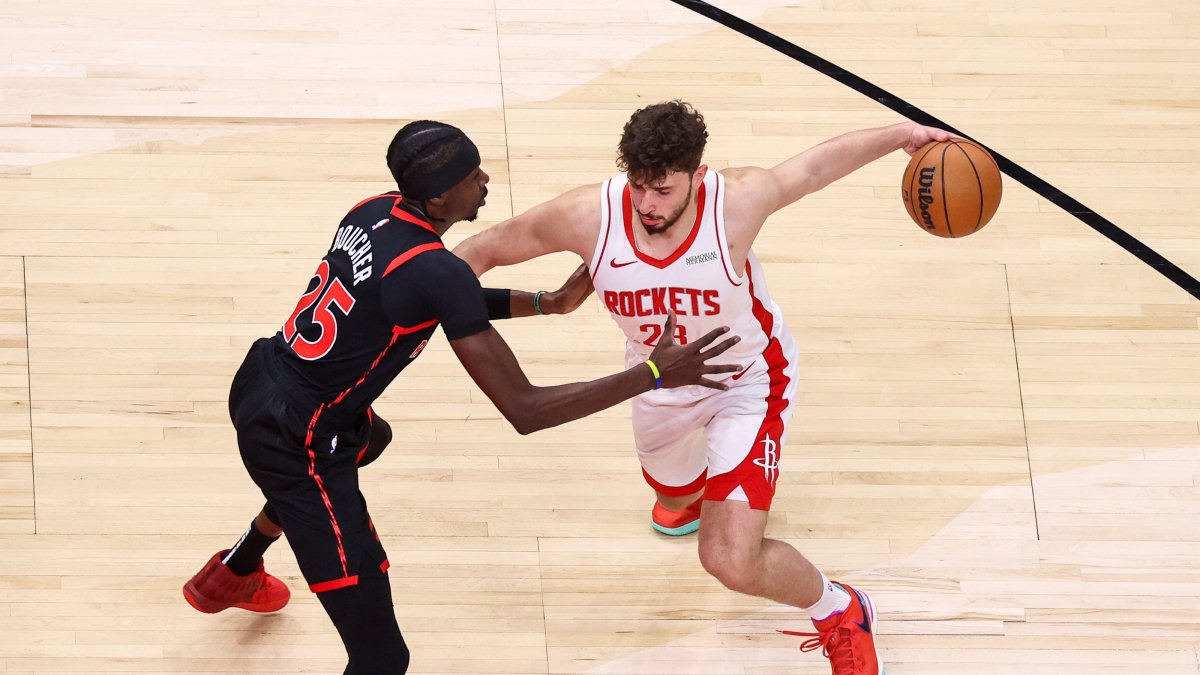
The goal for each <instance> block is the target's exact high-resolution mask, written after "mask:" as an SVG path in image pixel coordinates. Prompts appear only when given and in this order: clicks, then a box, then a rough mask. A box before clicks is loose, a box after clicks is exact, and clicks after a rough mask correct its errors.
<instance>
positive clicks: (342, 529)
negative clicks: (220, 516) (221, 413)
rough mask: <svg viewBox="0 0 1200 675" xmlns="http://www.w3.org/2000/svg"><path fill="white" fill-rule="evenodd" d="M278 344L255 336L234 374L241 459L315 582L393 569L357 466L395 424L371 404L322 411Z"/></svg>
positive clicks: (327, 586) (335, 583)
mask: <svg viewBox="0 0 1200 675" xmlns="http://www.w3.org/2000/svg"><path fill="white" fill-rule="evenodd" d="M273 350H274V346H273V345H272V344H271V342H270V341H269V340H267V339H265V338H264V339H260V340H258V341H256V342H255V343H254V345H253V346H252V347H251V348H250V352H249V353H248V354H247V355H246V360H245V361H244V362H243V363H242V366H241V368H240V369H239V370H238V372H237V375H235V376H234V378H233V385H232V387H231V389H230V393H229V414H230V417H231V418H232V419H233V426H234V428H235V429H236V430H237V440H238V448H239V449H240V451H241V455H242V462H243V463H244V464H245V465H246V470H247V471H249V472H250V477H251V478H252V479H253V480H254V482H255V484H257V485H258V487H259V489H261V490H262V493H263V495H264V496H265V497H266V498H267V501H268V502H269V503H270V504H271V506H272V507H273V510H274V512H275V514H276V515H277V516H278V519H279V520H280V521H281V522H279V523H277V524H278V525H279V526H280V527H282V528H283V531H284V534H285V535H287V540H288V543H289V544H290V545H291V547H292V550H293V551H295V554H296V560H297V561H298V562H299V564H300V570H301V572H302V573H303V574H304V578H305V580H306V581H307V582H308V585H309V588H310V589H312V591H313V592H314V593H320V592H322V591H329V590H334V589H338V588H345V587H347V586H354V585H356V584H357V583H358V575H359V572H360V570H362V569H363V566H364V565H374V566H377V568H378V569H380V570H382V571H384V572H386V571H387V568H388V562H387V554H386V553H385V552H384V550H383V545H382V544H381V543H380V541H379V536H378V535H377V534H376V532H375V526H374V524H373V523H372V522H371V517H370V514H368V513H367V502H366V500H365V499H364V498H363V496H362V493H361V492H360V491H359V488H358V467H359V466H360V465H361V464H362V463H365V462H369V461H371V460H373V459H375V458H376V457H378V456H379V453H380V452H382V450H383V447H382V446H384V445H386V443H387V441H388V440H390V438H391V432H390V428H389V427H388V425H387V423H386V422H384V421H383V420H381V419H378V418H376V417H375V416H374V414H373V412H372V411H371V410H370V409H369V408H368V409H367V410H366V411H365V412H362V413H359V414H354V415H349V416H343V415H333V414H330V413H329V412H328V411H322V413H321V414H320V415H317V414H316V413H317V411H318V409H319V408H320V403H319V402H318V401H316V400H312V399H310V398H309V397H308V396H306V395H305V393H304V392H303V391H301V390H299V389H298V388H297V387H296V386H295V385H294V384H293V383H291V382H289V380H288V376H287V375H286V373H283V372H281V371H280V370H279V368H280V366H279V365H278V364H276V363H275V362H274V361H273V356H272V353H273ZM373 432H374V433H373Z"/></svg>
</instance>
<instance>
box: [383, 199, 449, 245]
mask: <svg viewBox="0 0 1200 675" xmlns="http://www.w3.org/2000/svg"><path fill="white" fill-rule="evenodd" d="M403 201H404V197H399V198H398V199H396V203H395V204H392V215H393V216H395V217H397V218H399V219H400V220H403V221H407V222H410V223H412V224H413V225H418V226H420V227H423V228H425V229H427V230H429V231H430V232H432V233H434V234H437V230H435V229H433V226H432V225H430V224H429V223H428V222H427V221H424V220H421V219H420V218H418V217H416V216H414V215H413V214H411V213H409V212H408V211H405V210H404V209H402V208H400V203H401V202H403ZM439 236H441V235H439Z"/></svg>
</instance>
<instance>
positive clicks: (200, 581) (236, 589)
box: [183, 550, 292, 614]
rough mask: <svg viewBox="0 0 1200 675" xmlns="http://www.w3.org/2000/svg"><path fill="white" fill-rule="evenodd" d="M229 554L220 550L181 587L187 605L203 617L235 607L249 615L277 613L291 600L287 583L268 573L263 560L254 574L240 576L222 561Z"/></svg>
mask: <svg viewBox="0 0 1200 675" xmlns="http://www.w3.org/2000/svg"><path fill="white" fill-rule="evenodd" d="M226 553H229V551H228V550H224V551H221V552H219V553H217V554H216V555H214V556H213V557H212V558H210V559H209V561H208V563H206V564H205V565H204V568H203V569H201V570H200V571H199V572H196V576H194V577H192V578H191V579H190V580H188V582H187V583H186V584H184V585H183V597H184V599H185V600H187V601H188V604H189V605H191V606H192V607H195V608H196V609H198V610H200V611H201V612H204V613H205V614H214V613H216V612H219V611H221V610H223V609H228V608H230V607H238V608H240V609H248V610H250V611H251V612H277V611H279V610H281V609H283V606H284V605H286V604H287V603H288V600H289V599H290V598H291V597H292V592H291V591H289V590H288V587H287V584H285V583H283V582H282V581H280V580H279V579H276V578H275V577H273V576H271V575H270V574H267V573H266V571H265V570H264V569H263V564H262V561H261V560H260V561H259V562H258V569H257V570H254V573H253V574H248V575H246V576H244V577H239V576H238V575H236V574H234V573H233V570H231V569H229V568H228V567H226V566H225V563H223V562H221V558H223V557H224V556H225V554H226Z"/></svg>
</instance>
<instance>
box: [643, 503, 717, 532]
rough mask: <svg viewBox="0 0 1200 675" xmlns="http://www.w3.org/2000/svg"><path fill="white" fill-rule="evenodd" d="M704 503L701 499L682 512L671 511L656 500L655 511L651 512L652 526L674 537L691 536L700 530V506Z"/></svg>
mask: <svg viewBox="0 0 1200 675" xmlns="http://www.w3.org/2000/svg"><path fill="white" fill-rule="evenodd" d="M703 503H704V498H703V497H701V498H699V499H697V500H696V501H694V502H692V503H691V505H689V506H687V507H686V508H684V509H683V510H682V511H671V510H670V509H668V508H667V507H665V506H663V505H662V504H660V503H658V500H655V501H654V510H653V511H651V512H650V525H651V527H653V528H654V529H656V530H658V531H659V532H662V533H663V534H668V535H671V536H672V537H679V536H683V535H685V534H691V533H693V532H695V531H696V530H698V529H700V506H701V505H702V504H703Z"/></svg>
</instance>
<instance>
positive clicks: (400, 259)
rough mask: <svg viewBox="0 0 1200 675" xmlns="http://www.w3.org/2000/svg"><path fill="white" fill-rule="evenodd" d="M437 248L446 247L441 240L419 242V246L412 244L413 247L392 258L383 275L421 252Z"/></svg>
mask: <svg viewBox="0 0 1200 675" xmlns="http://www.w3.org/2000/svg"><path fill="white" fill-rule="evenodd" d="M439 248H446V246H445V245H444V244H442V242H440V241H435V242H433V243H430V244H421V245H420V246H414V247H412V248H410V249H408V250H407V251H405V252H404V253H401V254H400V255H398V256H396V257H395V258H394V259H392V262H390V263H388V266H387V269H385V270H384V271H383V276H385V277H386V276H387V275H389V274H391V273H392V271H393V270H395V269H396V268H397V267H399V266H401V265H403V264H404V263H406V262H408V261H409V260H412V259H413V258H415V257H417V256H419V255H421V254H422V253H424V252H426V251H436V250H437V249H439Z"/></svg>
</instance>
